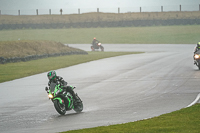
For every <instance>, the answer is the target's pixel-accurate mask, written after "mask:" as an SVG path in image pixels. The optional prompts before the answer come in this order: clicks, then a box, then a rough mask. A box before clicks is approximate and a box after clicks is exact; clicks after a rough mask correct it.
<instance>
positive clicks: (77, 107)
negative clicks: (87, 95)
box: [74, 94, 83, 113]
mask: <svg viewBox="0 0 200 133" xmlns="http://www.w3.org/2000/svg"><path fill="white" fill-rule="evenodd" d="M76 97H77V98H78V101H77V102H78V103H77V105H74V111H75V112H76V113H80V112H81V111H82V110H83V102H82V101H81V99H80V97H79V96H78V95H77V94H76Z"/></svg>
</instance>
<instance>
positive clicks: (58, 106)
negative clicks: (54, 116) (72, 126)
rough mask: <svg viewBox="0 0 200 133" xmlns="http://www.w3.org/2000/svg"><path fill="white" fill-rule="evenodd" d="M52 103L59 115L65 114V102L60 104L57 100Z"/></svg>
mask: <svg viewBox="0 0 200 133" xmlns="http://www.w3.org/2000/svg"><path fill="white" fill-rule="evenodd" d="M53 103H54V107H55V109H56V111H57V112H58V113H59V114H61V115H65V113H66V109H65V104H64V103H63V104H60V102H59V101H58V100H55V101H53Z"/></svg>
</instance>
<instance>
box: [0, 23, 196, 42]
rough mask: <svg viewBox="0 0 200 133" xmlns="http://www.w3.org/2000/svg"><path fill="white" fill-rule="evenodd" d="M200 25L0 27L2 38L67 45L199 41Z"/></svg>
mask: <svg viewBox="0 0 200 133" xmlns="http://www.w3.org/2000/svg"><path fill="white" fill-rule="evenodd" d="M199 28H200V25H187V26H155V27H154V26H152V27H119V28H80V29H78V28H77V29H73V28H71V29H34V30H33V29H24V30H1V31H0V36H1V38H0V41H16V40H18V39H20V40H35V41H36V40H50V41H56V42H62V43H65V44H90V43H91V42H92V39H93V37H96V38H97V39H98V40H100V41H101V42H102V44H104V43H106V44H196V42H198V41H199V40H200V39H199V36H200V30H198V29H199Z"/></svg>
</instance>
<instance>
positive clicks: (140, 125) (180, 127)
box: [63, 104, 200, 133]
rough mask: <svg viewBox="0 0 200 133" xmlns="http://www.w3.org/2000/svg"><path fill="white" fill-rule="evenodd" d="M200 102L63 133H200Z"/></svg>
mask: <svg viewBox="0 0 200 133" xmlns="http://www.w3.org/2000/svg"><path fill="white" fill-rule="evenodd" d="M199 110H200V104H196V105H194V106H192V107H190V108H184V109H181V110H179V111H175V112H172V113H169V114H164V115H161V116H159V117H154V118H151V119H148V120H141V121H137V122H130V123H126V124H118V125H111V126H102V127H96V128H88V129H82V130H73V131H67V132H63V133H199V131H200V119H199V118H200V113H199Z"/></svg>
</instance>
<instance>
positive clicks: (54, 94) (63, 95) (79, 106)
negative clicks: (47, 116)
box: [45, 83, 83, 115]
mask: <svg viewBox="0 0 200 133" xmlns="http://www.w3.org/2000/svg"><path fill="white" fill-rule="evenodd" d="M74 88H75V87H74ZM45 90H46V91H47V93H48V97H49V99H51V101H52V102H53V104H54V107H55V109H56V111H57V112H58V113H59V114H61V115H64V114H65V113H66V111H69V110H72V109H73V110H74V111H75V112H77V113H80V112H81V111H82V110H83V103H82V101H81V99H80V98H79V97H78V95H77V94H76V97H77V98H78V101H75V100H74V99H73V96H72V94H70V93H69V92H66V91H65V90H63V89H62V87H61V84H60V83H51V84H50V87H49V88H48V87H46V88H45ZM75 102H76V104H75Z"/></svg>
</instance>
